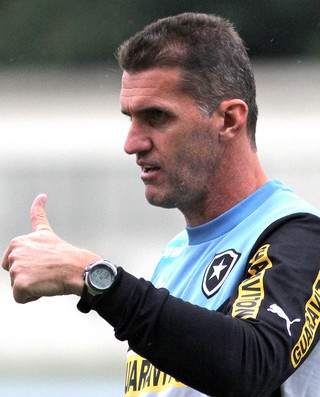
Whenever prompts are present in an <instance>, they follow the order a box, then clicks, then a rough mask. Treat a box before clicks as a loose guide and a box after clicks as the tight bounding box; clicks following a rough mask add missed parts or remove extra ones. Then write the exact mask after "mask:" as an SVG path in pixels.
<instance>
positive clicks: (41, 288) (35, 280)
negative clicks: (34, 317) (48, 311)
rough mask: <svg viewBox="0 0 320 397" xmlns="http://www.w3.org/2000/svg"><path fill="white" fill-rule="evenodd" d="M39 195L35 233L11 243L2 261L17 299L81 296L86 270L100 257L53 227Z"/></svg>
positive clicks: (33, 217) (43, 197)
mask: <svg viewBox="0 0 320 397" xmlns="http://www.w3.org/2000/svg"><path fill="white" fill-rule="evenodd" d="M46 201H47V197H46V195H44V194H41V195H39V196H37V197H36V198H35V200H34V202H33V204H32V206H31V210H30V219H31V225H32V233H30V234H28V235H24V236H20V237H16V238H14V239H13V240H11V242H10V244H9V246H8V248H7V250H6V252H5V254H4V256H3V261H2V267H3V268H4V269H5V270H8V271H9V273H10V278H11V285H12V289H13V296H14V299H15V300H16V301H17V302H18V303H27V302H31V301H34V300H37V299H39V298H40V297H42V296H54V295H67V294H76V295H81V292H82V289H83V272H84V268H85V267H86V266H87V265H89V264H90V263H92V262H95V261H96V260H99V259H101V257H100V256H98V255H96V254H94V253H92V252H90V251H87V250H84V249H80V248H77V247H74V246H73V245H71V244H69V243H67V242H66V241H64V240H62V239H61V238H60V237H58V236H57V235H56V234H55V233H54V232H53V230H52V229H51V227H50V224H49V222H48V219H47V215H46V210H45V205H46Z"/></svg>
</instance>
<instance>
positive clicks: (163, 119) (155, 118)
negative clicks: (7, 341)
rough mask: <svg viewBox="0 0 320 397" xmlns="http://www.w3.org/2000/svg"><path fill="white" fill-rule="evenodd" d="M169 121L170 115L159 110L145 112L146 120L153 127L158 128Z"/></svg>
mask: <svg viewBox="0 0 320 397" xmlns="http://www.w3.org/2000/svg"><path fill="white" fill-rule="evenodd" d="M169 119H170V115H169V114H168V113H167V112H165V111H163V110H161V109H150V110H149V111H148V112H147V120H148V122H149V124H150V125H151V126H153V127H155V126H160V125H163V124H165V123H167V121H168V120H169Z"/></svg>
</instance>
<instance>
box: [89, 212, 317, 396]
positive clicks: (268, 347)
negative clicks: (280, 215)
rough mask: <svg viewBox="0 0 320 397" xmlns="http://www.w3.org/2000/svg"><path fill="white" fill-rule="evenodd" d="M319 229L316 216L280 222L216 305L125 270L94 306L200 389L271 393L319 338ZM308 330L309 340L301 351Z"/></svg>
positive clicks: (138, 348) (156, 360)
mask: <svg viewBox="0 0 320 397" xmlns="http://www.w3.org/2000/svg"><path fill="white" fill-rule="evenodd" d="M319 231H320V221H319V219H318V218H316V217H313V216H311V215H303V214H301V215H295V216H291V217H288V218H284V219H282V220H280V221H278V222H276V223H274V224H273V225H272V226H271V227H270V228H268V230H267V231H266V232H265V233H264V234H263V235H262V236H261V238H260V239H259V241H258V242H257V244H256V246H255V247H254V248H253V250H252V261H251V263H250V264H249V267H248V274H247V278H246V279H245V280H244V282H243V283H242V285H241V286H240V288H239V293H238V294H237V295H236V296H234V297H233V298H232V299H230V301H229V302H226V304H225V305H224V306H223V307H222V308H220V310H219V311H217V312H215V311H209V310H207V309H204V308H200V307H197V306H194V305H191V304H189V303H187V302H183V301H182V300H180V299H177V298H174V297H172V296H170V295H169V293H168V292H167V291H166V290H163V289H156V288H154V287H153V286H152V285H151V283H149V282H147V281H145V280H138V279H136V278H134V277H133V276H131V275H130V274H128V273H126V272H124V271H123V270H121V271H120V275H119V278H118V280H117V283H116V285H114V287H113V288H112V290H110V291H109V292H108V293H107V294H106V295H105V296H103V297H101V298H99V299H98V300H96V301H95V303H94V304H93V309H95V310H96V311H97V312H98V313H99V314H100V315H101V316H102V317H103V318H105V319H106V320H107V321H108V322H109V323H110V324H111V325H112V326H113V327H114V328H115V335H116V337H117V338H118V339H120V340H126V339H127V340H128V342H129V345H130V347H131V348H132V349H133V350H134V351H135V352H137V353H138V354H140V355H141V356H143V357H145V358H147V359H148V360H149V361H151V362H152V363H153V364H154V365H155V366H156V367H157V368H159V369H161V370H163V371H164V372H166V373H169V374H170V375H172V376H174V377H176V378H177V379H178V380H180V381H182V382H184V383H186V384H188V385H189V386H191V387H193V388H195V389H198V390H200V391H202V392H204V393H206V394H209V395H215V396H229V395H230V396H237V397H239V396H265V395H270V393H271V392H272V391H274V390H275V389H277V388H278V387H280V385H281V384H282V383H283V382H284V381H285V380H286V378H288V377H289V376H290V375H291V374H292V373H293V371H294V370H295V367H296V366H298V365H299V364H300V363H301V362H302V361H303V360H304V359H305V358H306V357H307V355H308V353H309V352H310V351H311V350H312V348H313V347H314V346H315V344H316V342H317V341H318V339H319V332H317V327H318V324H319V314H320V300H319V299H320V280H319V265H318V262H317V258H318V257H319V254H320V247H319V244H318V236H319ZM261 247H263V248H262V249H261ZM312 296H313V302H312V303H311V304H310V302H311V301H310V299H311V298H312ZM308 302H309V304H308ZM252 305H253V306H252ZM247 307H251V308H252V310H244V308H247ZM312 310H313V313H314V316H312ZM312 318H313V319H312ZM308 324H309V328H308ZM290 334H291V335H290ZM304 335H309V343H308V345H307V346H306V350H305V352H303V354H302V352H301V348H300V347H299V340H302V341H304V339H303V337H304ZM301 337H302V339H301ZM231 380H232V382H231Z"/></svg>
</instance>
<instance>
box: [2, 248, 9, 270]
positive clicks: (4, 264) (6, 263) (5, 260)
mask: <svg viewBox="0 0 320 397" xmlns="http://www.w3.org/2000/svg"><path fill="white" fill-rule="evenodd" d="M10 252H11V248H10V247H8V248H7V249H6V252H5V253H4V255H3V258H2V267H3V269H4V270H10V268H9V254H10Z"/></svg>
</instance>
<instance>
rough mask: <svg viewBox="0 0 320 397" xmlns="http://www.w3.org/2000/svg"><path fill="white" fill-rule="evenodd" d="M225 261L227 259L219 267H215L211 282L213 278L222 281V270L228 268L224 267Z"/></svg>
mask: <svg viewBox="0 0 320 397" xmlns="http://www.w3.org/2000/svg"><path fill="white" fill-rule="evenodd" d="M224 259H225V258H223V259H222V261H221V262H220V263H219V265H217V266H213V269H214V270H213V272H212V274H211V276H210V278H209V280H211V279H212V278H213V277H217V280H219V279H220V273H221V272H222V270H223V269H224V268H226V267H227V265H223V262H224Z"/></svg>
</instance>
